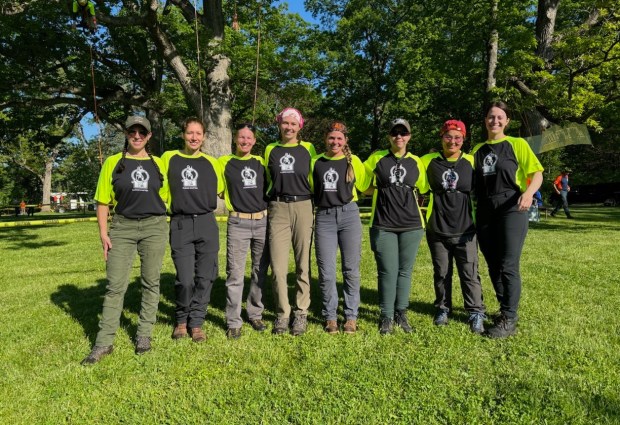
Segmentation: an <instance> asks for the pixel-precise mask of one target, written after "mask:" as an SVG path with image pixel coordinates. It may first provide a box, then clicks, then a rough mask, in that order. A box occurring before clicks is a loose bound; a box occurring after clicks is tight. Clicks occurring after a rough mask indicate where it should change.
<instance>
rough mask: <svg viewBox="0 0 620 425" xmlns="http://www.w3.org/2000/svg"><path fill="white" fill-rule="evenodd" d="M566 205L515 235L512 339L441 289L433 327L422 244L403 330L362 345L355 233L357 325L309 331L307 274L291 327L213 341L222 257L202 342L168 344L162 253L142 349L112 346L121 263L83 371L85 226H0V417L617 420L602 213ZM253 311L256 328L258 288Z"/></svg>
mask: <svg viewBox="0 0 620 425" xmlns="http://www.w3.org/2000/svg"><path fill="white" fill-rule="evenodd" d="M571 210H572V211H573V213H574V215H575V216H576V217H577V219H576V220H572V221H569V220H566V219H563V218H548V219H543V221H542V222H541V223H538V224H534V225H532V226H531V227H530V232H529V235H528V238H527V241H526V247H525V254H524V255H523V259H522V267H521V268H522V277H523V282H524V285H523V297H522V300H521V309H520V316H521V321H520V323H519V334H518V335H517V336H515V337H512V338H509V339H507V340H501V341H494V340H489V339H486V338H482V337H478V336H476V335H473V334H471V333H470V332H469V329H468V327H467V323H466V320H467V315H466V314H465V312H464V311H463V309H462V307H461V306H462V298H461V296H460V291H459V290H458V289H457V288H455V289H456V290H455V298H454V305H455V306H456V307H457V308H456V310H455V312H454V314H453V315H452V316H451V322H450V324H449V326H447V327H444V328H437V327H434V326H433V324H432V316H433V299H434V293H433V287H432V266H431V262H430V257H429V252H428V248H427V246H426V242H425V241H423V243H422V246H421V248H420V251H419V253H418V259H417V264H416V267H415V270H414V277H413V288H412V293H411V306H410V313H409V316H410V319H411V322H412V324H413V325H414V327H415V328H416V332H415V333H413V334H404V333H403V332H402V331H400V330H398V331H397V332H396V333H395V334H394V335H391V336H387V337H380V336H379V333H378V331H377V319H378V313H379V309H378V306H377V284H376V268H375V263H374V258H373V256H372V253H371V251H370V246H369V242H368V232H367V228H365V229H364V248H363V259H362V263H363V265H362V267H363V273H362V305H361V309H360V318H359V319H360V320H359V323H360V327H361V330H360V332H359V333H358V334H356V335H353V336H349V335H343V334H339V335H337V336H330V335H327V334H325V333H324V332H323V330H322V320H321V316H320V311H321V302H320V296H319V291H318V285H317V282H316V276H317V275H318V273H317V271H316V267H313V270H312V273H313V282H312V283H313V293H312V306H311V313H310V325H309V331H308V333H307V334H306V335H304V336H302V337H297V338H295V337H292V336H289V335H287V336H282V337H274V336H272V335H271V334H270V333H269V331H268V332H265V333H263V334H260V333H256V332H254V331H253V330H252V329H251V327H250V326H249V325H247V324H246V325H244V326H243V336H242V338H241V339H240V340H238V341H229V340H227V339H226V337H225V335H224V332H225V320H224V306H225V287H224V281H225V262H224V261H225V255H224V249H222V251H221V255H220V278H219V279H218V280H217V282H216V285H215V288H214V291H213V294H212V302H211V304H210V307H209V312H208V316H207V323H206V324H205V328H206V332H207V335H208V337H209V339H208V340H207V342H206V343H204V344H194V343H192V342H191V340H189V339H185V340H182V341H173V340H172V339H171V338H170V333H171V331H172V324H173V309H174V288H173V284H174V267H173V264H172V261H171V259H170V256H169V254H167V255H166V257H165V260H164V266H163V271H162V293H161V301H160V309H159V313H158V322H157V325H156V327H155V331H154V335H153V344H154V349H153V351H152V352H150V353H148V354H146V355H144V356H140V357H139V356H136V355H134V353H133V347H132V344H131V341H130V338H132V337H133V336H134V334H135V331H136V325H137V312H138V309H139V299H140V295H139V284H138V281H137V277H138V274H139V269H138V264H139V263H138V262H137V261H136V263H135V264H134V270H133V277H132V280H131V284H130V287H129V290H128V294H127V296H126V303H125V312H124V314H123V318H122V328H121V329H120V330H119V331H118V333H117V337H116V341H115V352H114V353H113V354H112V355H111V356H108V357H106V358H105V359H104V360H103V361H102V362H101V363H99V364H97V365H94V366H93V367H83V366H81V365H80V360H81V359H82V358H83V357H85V356H86V355H87V354H88V352H89V350H90V348H91V345H92V344H93V341H94V338H95V335H96V332H97V323H98V315H99V314H100V312H101V304H102V297H103V293H104V289H105V279H104V278H105V265H104V262H103V258H102V253H101V248H100V243H99V238H98V235H97V230H96V224H95V223H83V222H80V223H75V224H66V225H49V226H45V225H44V226H34V227H14V228H0V249H1V251H0V252H1V255H0V270H2V273H0V305H1V306H2V308H1V309H0V323H1V324H2V328H1V329H2V330H1V331H0V342H1V347H2V348H1V350H0V380H1V381H0V382H1V383H2V384H1V385H0V423H2V424H39V423H49V424H58V423H76V424H85V423H93V424H102V423H106V424H108V423H110V424H116V423H130V424H133V423H136V424H137V423H139V424H160V423H162V424H168V423H180V424H186V423H187V424H191V423H214V424H217V423H226V424H248V423H265V424H282V423H295V424H306V423H316V424H343V423H350V424H358V423H364V424H366V423H367V424H379V423H381V424H396V423H402V424H410V423H423V424H434V423H437V424H447V423H449V424H461V423H463V424H465V423H466V424H495V423H497V424H500V423H501V424H504V423H519V424H520V423H532V424H540V423H549V424H552V423H557V424H565V423H575V424H593V423H597V424H617V423H620V319H619V317H618V313H617V310H618V306H620V288H619V286H620V285H619V284H620V278H619V274H618V266H619V265H620V253H619V250H618V242H619V241H620V237H619V236H620V208H602V207H578V206H571ZM225 227H226V225H225V224H224V223H220V240H221V246H222V248H224V247H225V243H224V238H225ZM481 263H482V264H481V274H482V277H483V289H484V294H485V302H486V304H487V308H488V311H489V312H494V311H497V308H498V307H497V302H496V300H495V297H494V294H493V289H492V287H491V284H490V282H489V280H488V277H487V273H486V266H485V265H484V261H483V260H482V259H481ZM291 264H292V261H291ZM290 277H291V282H292V281H293V274H291V275H290ZM291 289H292V287H291ZM266 305H267V311H266V313H265V318H266V319H267V320H268V321H272V320H273V319H274V314H273V310H272V306H273V303H272V298H271V291H267V298H266Z"/></svg>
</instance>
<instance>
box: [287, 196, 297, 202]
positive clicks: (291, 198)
mask: <svg viewBox="0 0 620 425" xmlns="http://www.w3.org/2000/svg"><path fill="white" fill-rule="evenodd" d="M296 200H297V196H295V195H284V202H286V203H287V204H288V203H289V202H295V201H296Z"/></svg>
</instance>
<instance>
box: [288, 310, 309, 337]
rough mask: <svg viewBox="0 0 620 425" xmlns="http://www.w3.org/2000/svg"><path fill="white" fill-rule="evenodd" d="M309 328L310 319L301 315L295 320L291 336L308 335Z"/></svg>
mask: <svg viewBox="0 0 620 425" xmlns="http://www.w3.org/2000/svg"><path fill="white" fill-rule="evenodd" d="M307 327H308V317H307V316H306V315H299V316H297V317H295V318H294V319H293V325H292V326H291V335H293V336H300V335H303V334H305V333H306V328H307Z"/></svg>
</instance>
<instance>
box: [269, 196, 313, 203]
mask: <svg viewBox="0 0 620 425" xmlns="http://www.w3.org/2000/svg"><path fill="white" fill-rule="evenodd" d="M311 198H312V195H282V196H274V197H272V198H271V200H272V201H275V202H286V203H289V202H300V201H307V200H308V199H311Z"/></svg>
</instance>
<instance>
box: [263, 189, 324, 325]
mask: <svg viewBox="0 0 620 425" xmlns="http://www.w3.org/2000/svg"><path fill="white" fill-rule="evenodd" d="M268 217H269V247H270V253H271V270H272V272H273V293H274V298H275V307H276V314H277V315H278V319H284V318H288V317H290V314H291V305H290V304H289V301H288V282H287V275H288V265H289V252H290V249H291V243H292V245H293V252H294V254H295V270H296V275H297V280H296V285H295V289H296V297H295V301H296V304H297V305H296V308H295V317H297V316H304V315H306V314H308V308H309V307H310V246H311V244H312V226H313V223H314V215H313V211H312V201H310V200H307V201H300V202H290V203H287V202H276V201H271V202H270V203H269V214H268Z"/></svg>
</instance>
